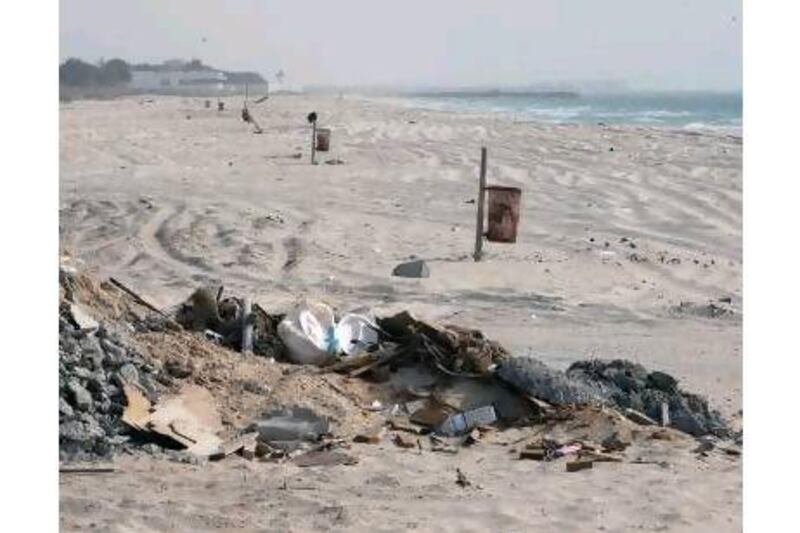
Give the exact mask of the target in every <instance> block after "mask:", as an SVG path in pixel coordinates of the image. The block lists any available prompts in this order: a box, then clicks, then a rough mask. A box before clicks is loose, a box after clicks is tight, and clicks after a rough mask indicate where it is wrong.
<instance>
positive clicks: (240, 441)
mask: <svg viewBox="0 0 800 533" xmlns="http://www.w3.org/2000/svg"><path fill="white" fill-rule="evenodd" d="M257 439H258V432H257V431H251V432H249V433H245V434H243V435H239V436H238V437H234V438H232V439H230V440H228V441H225V442H223V443H222V444H220V446H219V448H218V450H217V451H216V452H215V453H213V454H211V455H210V456H209V459H211V460H215V461H216V460H219V459H224V458H225V457H227V456H229V455H231V454H234V453H236V452H238V451H240V450H242V449H244V448H247V447H252V449H253V451H255V447H256V444H257ZM251 445H252V446H251Z"/></svg>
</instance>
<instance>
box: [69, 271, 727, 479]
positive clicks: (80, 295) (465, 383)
mask: <svg viewBox="0 0 800 533" xmlns="http://www.w3.org/2000/svg"><path fill="white" fill-rule="evenodd" d="M111 281H112V283H109V282H104V283H97V282H95V281H94V280H91V279H90V278H88V277H86V276H83V275H80V274H77V273H75V272H70V271H69V270H65V269H62V271H61V302H60V311H61V317H60V342H59V352H60V363H59V369H60V374H59V375H60V399H59V401H60V404H59V413H60V424H59V426H60V427H59V429H60V450H61V456H62V460H64V461H66V460H72V459H85V458H87V457H108V456H110V455H113V454H116V453H120V452H123V453H141V452H142V451H146V452H149V453H164V454H165V455H166V456H168V457H173V458H176V459H180V460H187V458H194V459H196V460H202V461H204V460H209V459H210V460H215V459H222V458H224V457H226V456H229V455H231V454H234V453H238V454H239V455H242V456H244V457H246V458H249V459H256V458H259V459H260V460H269V461H283V460H290V461H292V462H293V463H294V464H296V465H298V466H314V465H330V464H355V463H356V462H357V461H358V458H357V457H355V456H354V455H353V454H352V453H348V452H347V450H348V449H349V448H351V443H353V442H356V443H366V444H375V443H379V442H384V441H387V442H392V443H394V445H396V446H397V447H398V448H415V449H418V450H419V451H423V450H429V451H431V452H443V453H458V449H459V448H460V447H461V446H470V445H474V444H475V443H478V442H491V441H492V440H493V439H494V440H497V436H498V435H499V434H500V433H502V431H501V430H503V429H507V428H516V429H520V428H521V429H522V430H527V429H530V430H532V433H531V435H532V436H531V438H530V439H527V440H528V442H527V443H525V444H523V447H522V450H521V451H520V454H519V458H520V459H536V460H543V461H547V460H553V459H557V458H561V457H567V458H570V459H572V460H571V461H570V462H568V463H567V470H568V471H577V470H580V469H584V468H591V464H592V463H593V462H598V461H620V460H622V456H621V455H620V454H621V453H622V452H623V451H624V450H625V448H626V447H627V446H628V445H630V444H631V442H632V441H633V440H634V439H635V438H637V435H638V436H640V437H641V436H642V435H647V436H648V438H652V439H663V440H671V439H681V438H683V439H691V437H689V435H691V436H694V437H701V436H713V437H715V438H719V439H722V438H729V437H730V436H731V435H732V432H731V429H730V427H729V426H728V425H727V423H726V422H725V420H723V418H722V417H721V416H720V415H719V413H717V412H715V411H713V410H711V409H710V408H709V407H708V404H707V402H706V401H705V400H704V399H703V398H702V397H700V396H697V395H694V394H691V393H687V392H685V391H682V390H681V389H680V388H679V386H678V382H677V381H676V380H675V379H674V378H673V377H671V376H669V375H668V374H665V373H663V372H648V371H647V370H646V369H645V368H643V367H642V366H641V365H637V364H634V363H630V362H628V361H623V360H615V361H599V360H593V361H579V362H576V363H574V364H573V365H572V366H571V367H570V368H569V369H568V370H567V371H566V372H561V371H557V370H554V369H552V368H550V367H548V366H547V365H545V364H544V363H542V362H541V361H538V360H536V359H533V358H524V357H513V356H512V355H511V354H509V353H508V352H507V351H506V350H505V349H504V348H503V347H502V346H501V345H499V344H498V343H497V342H494V341H491V340H489V339H486V338H485V337H484V336H483V334H482V333H481V332H480V331H477V330H472V329H467V328H463V327H459V326H455V325H447V326H439V325H433V324H429V323H426V322H422V321H420V320H417V319H415V318H414V317H413V316H412V315H410V314H409V313H407V312H403V313H399V314H397V315H394V316H390V317H383V318H378V319H377V320H375V322H374V323H371V322H369V321H368V319H366V318H364V317H360V316H359V319H358V320H357V321H351V322H350V325H351V326H353V327H356V326H354V324H356V325H357V328H356V329H351V330H347V331H344V332H340V331H338V330H337V329H336V328H337V327H339V326H338V325H337V326H336V327H334V325H336V324H345V323H347V321H346V320H344V319H343V320H342V322H338V323H337V322H335V321H333V320H332V319H331V320H330V321H329V322H330V325H329V326H327V327H328V330H327V331H322V332H321V333H320V336H321V337H320V338H319V339H317V340H316V342H317V345H316V346H312V347H313V348H314V349H320V350H322V352H321V353H323V355H324V354H328V355H329V356H326V357H323V358H321V359H318V362H317V363H315V364H293V363H292V362H291V361H293V360H296V359H293V358H292V354H291V350H292V347H291V346H288V345H287V344H285V343H284V341H283V340H282V339H284V338H285V335H286V333H285V332H286V331H287V330H286V328H285V325H284V326H282V324H285V322H286V321H289V320H290V319H291V320H295V321H297V323H298V324H300V326H303V327H305V326H307V325H308V324H309V322H308V320H311V318H312V315H313V313H312V314H307V315H302V314H300V315H297V314H294V315H291V317H289V315H287V316H284V315H271V314H269V313H267V312H266V311H264V310H263V309H262V308H261V307H259V306H258V305H256V304H252V303H251V302H250V301H249V300H246V299H242V298H237V297H226V298H223V297H222V294H223V291H222V289H221V288H220V289H215V290H213V289H200V290H198V291H196V292H195V293H193V294H192V295H191V296H190V298H189V299H188V300H187V301H186V302H184V303H183V304H180V305H178V306H176V307H174V308H173V309H172V310H170V311H166V312H165V311H160V310H158V309H156V308H155V307H153V306H152V305H150V304H149V303H148V302H147V301H146V300H145V299H143V298H142V297H141V296H139V295H138V294H136V293H135V292H134V291H132V290H130V289H128V288H127V287H125V286H124V285H122V284H121V283H119V282H117V281H114V280H111ZM322 307H324V306H318V307H317V310H319V309H322ZM350 316H351V317H354V316H355V315H350ZM302 317H305V318H303V319H302V320H299V318H302ZM346 317H347V315H345V318H346ZM365 324H367V325H369V328H371V329H372V334H371V335H364V334H363V331H361V329H359V328H363V327H364V325H365ZM300 326H298V328H300V329H298V328H295V329H293V330H292V331H293V332H294V333H293V334H297V332H298V331H300V332H302V327H300ZM282 328H283V329H282ZM345 329H346V328H345ZM282 332H283V334H282ZM342 339H350V340H349V341H347V342H358V343H362V345H359V346H358V347H357V349H356V346H355V345H348V344H347V342H345V341H343V340H342ZM365 339H367V340H366V341H365ZM309 342H310V341H309ZM342 343H344V344H342ZM331 347H335V348H334V349H331ZM295 348H296V345H295ZM326 350H327V351H326ZM347 354H349V355H347ZM648 426H649V427H648ZM534 429H535V431H533V430H534ZM533 435H536V436H535V437H534V436H533ZM587 465H588V466H587Z"/></svg>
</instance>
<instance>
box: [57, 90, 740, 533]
mask: <svg viewBox="0 0 800 533" xmlns="http://www.w3.org/2000/svg"><path fill="white" fill-rule="evenodd" d="M225 101H226V104H227V105H226V110H225V111H224V112H222V113H218V112H217V111H216V109H213V106H212V109H206V108H204V105H203V99H202V98H183V97H162V96H150V97H141V96H136V97H126V98H122V99H116V100H110V101H74V102H69V103H63V104H61V108H60V113H59V119H60V148H59V149H60V173H61V175H60V182H59V183H60V242H61V253H62V255H68V256H69V257H70V258H71V260H72V261H73V262H74V263H75V264H76V265H79V266H80V267H81V268H84V269H86V270H87V271H89V272H92V273H94V274H96V275H97V277H99V278H105V277H108V276H114V277H116V278H118V279H120V280H124V282H125V283H127V284H129V285H130V286H132V287H136V289H137V290H138V291H140V292H141V293H142V294H145V295H147V297H148V298H149V299H150V300H152V301H153V302H154V303H155V304H156V305H158V306H160V307H163V308H167V307H169V306H171V305H174V304H176V303H178V302H180V301H182V300H183V299H185V298H186V296H187V295H188V294H189V293H191V292H192V291H193V290H194V289H195V288H197V287H198V286H200V285H205V284H215V283H221V284H224V285H225V287H226V290H230V291H232V292H236V293H246V294H251V295H253V297H254V299H255V301H256V302H257V303H259V304H260V305H261V306H262V307H264V308H265V309H270V310H276V311H278V310H286V309H289V308H290V307H291V305H292V304H293V303H294V302H296V301H298V300H300V299H303V298H309V299H321V300H324V301H326V302H328V303H330V304H331V305H333V306H334V307H336V308H337V309H338V310H340V311H350V310H356V309H368V310H370V312H372V313H376V314H385V313H390V312H394V311H400V310H403V309H408V310H410V311H412V312H414V313H415V315H417V316H419V317H422V318H425V319H430V320H446V321H451V322H455V323H458V324H461V325H464V326H468V327H474V328H478V329H480V330H482V331H483V332H484V333H485V334H486V335H487V336H489V337H491V338H493V339H496V340H497V341H499V342H500V343H502V344H503V345H504V346H505V347H507V348H508V349H510V350H512V351H513V352H514V353H515V354H520V355H523V354H532V355H535V356H536V357H538V358H540V359H542V360H543V361H545V362H547V363H549V364H551V365H553V366H555V367H557V368H562V369H563V368H566V367H567V366H568V365H569V364H570V363H571V362H573V361H575V360H577V359H586V358H591V357H598V358H604V359H612V358H626V359H629V360H631V361H635V362H638V363H641V364H643V365H645V366H646V367H648V368H649V369H654V370H663V371H665V372H669V373H670V374H672V375H674V376H676V377H677V378H679V379H680V380H681V383H682V384H683V385H684V386H685V387H686V388H687V389H689V390H693V391H696V392H698V393H700V394H703V395H706V396H708V397H709V399H710V401H711V402H712V404H713V405H714V406H715V407H717V408H719V409H720V410H721V411H722V413H723V414H724V415H725V416H726V417H728V418H729V419H731V420H732V422H733V424H734V425H735V426H737V427H741V417H742V416H741V406H742V358H741V344H742V302H741V287H742V215H741V212H742V168H741V165H742V139H741V137H738V136H734V135H729V134H724V133H714V132H703V133H701V132H696V131H687V130H679V129H674V130H666V129H657V128H646V127H633V126H613V127H611V126H602V125H592V126H589V125H546V124H537V123H530V122H516V121H513V120H511V119H509V118H500V117H496V116H480V115H465V114H454V113H445V112H438V111H424V110H419V109H414V108H411V107H405V106H402V105H399V104H398V103H397V102H384V101H379V100H374V99H373V100H364V99H359V98H357V97H354V96H353V97H350V96H344V97H327V96H292V95H277V96H274V97H272V98H270V99H269V100H268V101H266V102H264V103H262V104H260V105H257V106H253V107H251V112H252V113H253V115H254V116H255V118H256V119H257V121H258V123H259V124H260V125H261V127H262V128H263V129H264V133H263V134H261V135H256V134H253V133H252V128H251V126H249V125H247V124H245V123H243V122H242V120H241V119H240V116H239V113H240V110H241V99H239V98H230V99H226V100H225ZM310 111H316V112H317V113H318V114H319V116H320V126H322V127H328V128H331V130H332V139H331V150H330V151H329V152H327V153H320V154H318V159H319V161H320V162H321V164H319V165H317V166H312V165H310V164H309V148H310V146H309V145H310V135H309V128H308V125H307V124H306V121H305V120H306V119H305V117H306V114H307V113H309V112H310ZM481 146H486V147H487V148H488V152H489V164H488V182H489V183H490V184H494V185H506V186H514V187H519V188H521V189H522V191H523V192H522V210H521V220H520V228H519V234H518V241H517V243H515V244H497V243H487V244H486V245H485V246H484V259H483V260H482V261H481V262H478V263H476V262H474V261H473V259H472V257H471V254H472V247H473V244H474V238H475V229H474V225H475V209H476V207H475V204H474V200H475V199H476V198H477V188H478V184H477V176H478V164H479V158H480V147H481ZM329 161H330V162H337V161H338V162H340V163H341V164H328V162H329ZM412 257H416V258H421V259H424V260H425V261H426V262H427V263H428V266H429V268H430V272H431V274H430V277H429V278H425V279H403V278H397V277H392V276H391V272H392V269H393V268H394V266H395V265H397V264H398V263H400V262H402V261H405V260H408V259H409V258H412ZM513 437H514V435H513V434H511V433H509V434H508V435H503V439H502V440H503V441H504V443H505V444H491V443H487V444H486V445H482V446H481V447H480V449H475V448H469V449H465V450H463V451H461V452H460V453H459V454H457V455H453V456H450V455H443V454H430V453H428V454H419V453H417V450H413V449H412V450H399V449H397V448H396V447H395V446H393V445H392V444H391V443H385V444H380V445H377V446H370V445H358V444H356V445H354V451H355V453H356V454H357V455H358V456H359V458H360V462H359V464H358V465H355V466H349V467H342V466H340V467H335V468H332V469H299V468H297V467H294V466H291V465H272V464H260V463H249V462H246V461H244V460H243V459H239V458H234V459H232V460H231V461H225V462H222V463H218V464H211V465H206V466H202V467H198V466H192V465H181V464H176V463H171V462H166V461H158V460H152V459H147V458H121V459H119V460H118V461H117V470H118V471H117V472H116V473H114V474H110V475H103V476H62V477H61V483H60V489H61V494H60V499H61V505H60V507H61V526H62V529H63V530H65V531H77V530H85V529H88V528H89V527H91V526H92V525H94V526H95V527H98V528H99V529H100V530H112V531H140V530H194V531H199V530H208V529H215V528H217V529H218V528H222V529H235V528H244V529H250V530H275V531H289V530H291V531H308V530H327V529H340V530H356V531H367V530H369V531H376V530H377V531H402V530H420V531H431V530H444V531H486V530H496V531H629V530H646V531H738V530H741V527H742V524H741V521H742V519H741V504H742V470H741V460H740V459H739V458H732V457H724V456H717V455H713V456H709V457H707V458H700V457H698V456H697V455H696V454H692V453H691V452H690V451H689V450H691V448H692V447H693V444H694V443H693V442H687V443H686V444H685V446H683V448H681V449H683V451H682V452H680V451H678V452H676V451H675V450H673V449H670V450H666V449H664V450H663V453H660V452H658V450H657V449H656V450H655V451H653V450H652V449H648V451H647V453H648V454H651V456H650V459H652V460H653V461H655V462H658V461H666V462H667V463H668V465H667V466H664V465H663V464H662V465H658V464H650V463H648V464H601V465H599V466H597V467H595V468H594V469H592V470H589V471H584V472H576V473H566V472H564V471H563V469H561V468H555V467H553V468H550V467H549V465H547V464H545V463H541V464H539V463H533V462H525V461H514V460H512V458H511V455H510V452H509V450H510V449H512V448H513V444H510V443H511V442H512V441H513ZM679 448H680V447H679ZM457 467H458V468H461V469H462V470H463V471H464V472H465V473H466V474H467V475H468V476H469V477H470V479H471V480H472V481H473V486H472V487H469V488H462V487H459V486H457V485H456V484H455V483H454V482H453V480H454V476H455V474H454V471H455V468H457ZM285 479H288V480H289V485H290V486H294V487H299V488H295V489H285V488H283V485H284V480H285Z"/></svg>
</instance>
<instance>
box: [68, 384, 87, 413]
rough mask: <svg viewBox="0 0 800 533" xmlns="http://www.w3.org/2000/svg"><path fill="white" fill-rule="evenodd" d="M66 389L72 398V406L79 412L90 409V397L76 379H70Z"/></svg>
mask: <svg viewBox="0 0 800 533" xmlns="http://www.w3.org/2000/svg"><path fill="white" fill-rule="evenodd" d="M67 389H68V390H69V392H70V395H71V398H72V404H73V405H74V406H75V407H77V408H78V410H80V411H88V410H89V409H91V408H92V403H93V402H92V395H91V394H90V393H89V391H87V390H86V389H85V388H83V386H82V385H81V384H80V382H79V381H78V380H77V379H72V380H70V381H69V382H68V383H67Z"/></svg>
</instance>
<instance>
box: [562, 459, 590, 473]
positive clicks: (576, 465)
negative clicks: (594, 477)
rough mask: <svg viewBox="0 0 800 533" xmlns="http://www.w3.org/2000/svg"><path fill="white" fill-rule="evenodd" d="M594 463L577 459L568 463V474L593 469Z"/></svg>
mask: <svg viewBox="0 0 800 533" xmlns="http://www.w3.org/2000/svg"><path fill="white" fill-rule="evenodd" d="M592 464H593V463H592V461H591V460H588V459H576V460H575V461H568V462H567V472H578V471H580V470H588V469H590V468H592Z"/></svg>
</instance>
